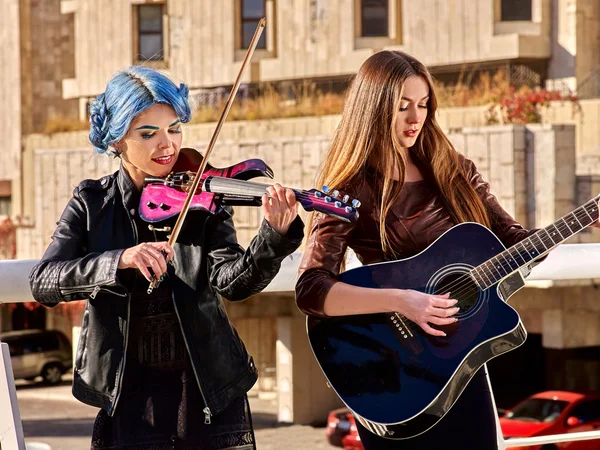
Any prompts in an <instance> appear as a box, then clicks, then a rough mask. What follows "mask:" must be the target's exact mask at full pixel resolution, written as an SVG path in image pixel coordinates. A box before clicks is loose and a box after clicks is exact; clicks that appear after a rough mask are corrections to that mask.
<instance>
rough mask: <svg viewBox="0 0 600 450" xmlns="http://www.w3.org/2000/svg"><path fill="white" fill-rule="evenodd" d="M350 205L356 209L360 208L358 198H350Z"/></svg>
mask: <svg viewBox="0 0 600 450" xmlns="http://www.w3.org/2000/svg"><path fill="white" fill-rule="evenodd" d="M352 206H354V207H355V208H356V209H358V208H360V200H357V199H354V200H352Z"/></svg>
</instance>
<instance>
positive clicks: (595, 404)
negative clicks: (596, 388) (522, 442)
mask: <svg viewBox="0 0 600 450" xmlns="http://www.w3.org/2000/svg"><path fill="white" fill-rule="evenodd" d="M500 427H501V428H502V434H503V436H504V439H510V438H515V437H533V436H544V435H548V434H563V433H577V432H581V431H593V430H597V429H600V394H599V393H593V394H580V393H577V392H567V391H546V392H540V393H539V394H534V395H532V396H530V397H528V398H526V399H525V400H523V401H522V402H521V403H519V404H518V405H516V406H515V407H514V408H512V409H511V410H509V411H507V412H506V414H505V415H504V416H503V417H501V418H500ZM511 448H512V449H513V450H516V449H517V448H521V447H511ZM522 449H523V450H557V449H568V450H600V440H597V439H595V440H589V441H576V442H564V443H560V444H546V445H544V446H537V447H522Z"/></svg>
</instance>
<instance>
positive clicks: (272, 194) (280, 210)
mask: <svg viewBox="0 0 600 450" xmlns="http://www.w3.org/2000/svg"><path fill="white" fill-rule="evenodd" d="M262 209H263V213H264V215H265V219H267V222H269V225H271V228H273V229H274V230H275V231H277V232H278V233H279V234H281V235H282V236H285V235H286V234H287V232H288V229H289V228H290V224H291V223H292V222H293V221H294V219H295V218H296V216H297V215H298V202H296V195H295V194H294V191H292V190H291V189H286V188H284V187H283V186H282V185H280V184H279V183H275V184H274V185H273V186H269V187H268V188H267V193H266V194H264V195H263V196H262Z"/></svg>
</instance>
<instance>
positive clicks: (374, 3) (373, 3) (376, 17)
mask: <svg viewBox="0 0 600 450" xmlns="http://www.w3.org/2000/svg"><path fill="white" fill-rule="evenodd" d="M388 15H389V9H388V0H362V1H361V28H360V29H361V36H362V37H382V36H383V37H387V36H388V35H389V32H388Z"/></svg>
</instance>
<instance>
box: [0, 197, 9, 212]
mask: <svg viewBox="0 0 600 450" xmlns="http://www.w3.org/2000/svg"><path fill="white" fill-rule="evenodd" d="M10 215H11V199H10V197H0V216H10Z"/></svg>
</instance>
